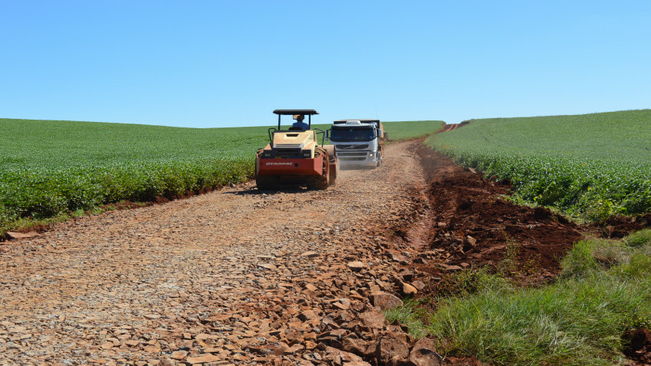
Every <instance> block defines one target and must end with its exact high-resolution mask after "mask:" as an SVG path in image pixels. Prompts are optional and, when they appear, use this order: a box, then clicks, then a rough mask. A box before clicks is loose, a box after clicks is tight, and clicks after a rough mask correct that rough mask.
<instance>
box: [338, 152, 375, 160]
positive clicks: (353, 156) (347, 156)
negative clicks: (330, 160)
mask: <svg viewBox="0 0 651 366" xmlns="http://www.w3.org/2000/svg"><path fill="white" fill-rule="evenodd" d="M337 157H338V158H339V159H341V160H342V161H364V160H366V159H367V158H368V152H367V151H351V152H347V151H337Z"/></svg>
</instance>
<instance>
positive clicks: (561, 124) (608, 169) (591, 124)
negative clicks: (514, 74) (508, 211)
mask: <svg viewBox="0 0 651 366" xmlns="http://www.w3.org/2000/svg"><path fill="white" fill-rule="evenodd" d="M650 123H651V110H634V111H621V112H609V113H595V114H586V115H573V116H549V117H527V118H494V119H479V120H472V121H471V123H469V124H468V125H466V126H465V127H463V128H459V129H456V130H453V131H449V132H445V133H442V134H437V135H433V136H430V137H429V138H428V139H427V140H426V143H427V144H428V146H431V147H432V148H434V149H436V150H438V151H440V152H442V153H444V154H445V155H447V156H449V157H452V158H453V159H454V160H455V161H456V162H457V163H459V164H460V165H463V166H468V167H472V168H474V169H476V170H479V171H482V172H484V173H485V174H486V176H487V177H496V178H498V179H509V180H510V181H511V183H512V186H513V188H514V191H515V194H514V196H513V200H514V201H516V202H518V203H521V202H527V203H530V204H536V205H541V206H547V207H552V208H556V209H559V210H561V211H562V212H563V213H565V214H567V215H569V216H571V217H573V218H575V219H580V220H585V221H599V220H602V219H605V218H607V217H609V216H611V215H634V214H640V213H646V212H651V149H650V148H649V141H651V128H649V124H650Z"/></svg>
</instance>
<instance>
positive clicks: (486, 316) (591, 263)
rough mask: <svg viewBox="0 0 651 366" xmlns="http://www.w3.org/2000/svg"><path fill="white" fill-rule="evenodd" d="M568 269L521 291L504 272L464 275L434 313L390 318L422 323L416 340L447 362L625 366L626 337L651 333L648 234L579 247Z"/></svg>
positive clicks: (406, 310)
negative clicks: (424, 340) (431, 341)
mask: <svg viewBox="0 0 651 366" xmlns="http://www.w3.org/2000/svg"><path fill="white" fill-rule="evenodd" d="M562 268H563V270H562V273H561V275H560V276H559V277H558V278H557V281H556V282H555V283H553V284H551V285H548V286H545V287H541V288H517V287H515V286H514V285H512V284H510V283H509V282H508V280H506V279H505V277H503V276H502V274H500V273H495V274H491V273H488V272H486V270H479V271H474V272H473V271H462V272H460V273H459V274H457V275H456V276H454V277H453V278H452V279H451V280H450V282H451V283H452V284H456V285H457V287H456V290H453V291H448V292H447V293H446V294H442V295H441V296H440V297H439V298H437V299H433V300H431V303H430V304H428V305H429V306H430V307H431V306H434V307H435V308H436V310H435V311H433V312H429V313H428V314H423V311H422V308H421V307H420V305H422V304H418V303H417V302H414V301H412V302H407V303H406V305H405V306H404V307H402V308H399V309H394V310H393V311H392V312H389V313H387V316H388V319H389V321H393V320H396V319H397V320H399V321H405V322H408V323H409V324H417V325H418V327H417V329H419V331H418V332H417V333H415V334H413V335H414V336H417V337H420V336H422V335H423V334H428V335H429V336H431V337H433V338H435V339H437V340H438V342H439V347H440V349H439V351H440V352H442V353H444V354H446V355H452V356H464V355H465V356H476V357H478V359H479V360H480V361H482V362H486V363H489V364H492V365H561V364H562V365H614V364H624V362H625V359H624V356H623V354H622V350H623V349H624V348H625V347H626V346H627V345H626V341H625V340H623V339H622V335H623V334H624V333H625V332H626V331H628V330H633V329H638V328H647V329H649V328H651V276H650V275H651V233H650V230H646V231H643V232H638V233H634V234H632V235H630V236H629V237H628V238H625V239H624V240H621V241H609V240H588V241H582V242H579V243H577V244H576V245H575V247H574V248H573V250H572V251H571V252H570V253H569V254H568V256H567V257H566V258H564V260H563V262H562ZM475 272H478V273H475ZM452 288H455V287H454V286H452ZM426 308H427V307H426ZM412 327H414V328H416V327H415V326H414V325H412V326H410V327H409V328H410V329H411V328H412Z"/></svg>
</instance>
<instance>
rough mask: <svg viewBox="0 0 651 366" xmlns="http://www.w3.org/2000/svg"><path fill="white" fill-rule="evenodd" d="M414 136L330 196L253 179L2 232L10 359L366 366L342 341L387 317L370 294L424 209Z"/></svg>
mask: <svg viewBox="0 0 651 366" xmlns="http://www.w3.org/2000/svg"><path fill="white" fill-rule="evenodd" d="M416 144H417V143H416V142H407V143H396V144H391V145H388V146H387V149H386V156H385V159H384V162H383V165H382V166H381V167H380V168H378V169H375V170H347V171H342V172H341V174H340V177H339V179H338V180H337V184H336V185H335V186H333V187H330V188H328V189H327V190H325V191H307V190H301V189H295V190H285V191H281V192H270V191H267V192H260V191H258V190H257V189H256V188H255V184H254V183H246V184H243V185H240V186H236V187H232V188H224V189H222V190H219V191H215V192H211V193H208V194H204V195H200V196H193V197H190V198H188V199H183V200H177V201H172V202H168V203H165V204H161V205H154V206H149V207H144V208H139V209H134V210H122V211H112V212H106V213H103V214H100V215H97V216H87V217H82V218H78V219H76V220H73V221H69V222H66V223H63V224H58V225H56V226H54V227H53V228H51V229H50V230H48V231H46V232H45V233H43V234H41V235H39V236H38V237H36V238H29V239H23V240H17V241H8V242H4V243H1V245H0V365H14V364H17V365H18V364H19V365H65V364H68V365H76V364H95V365H148V364H149V365H176V364H178V365H194V364H205V365H221V364H255V363H273V364H305V365H312V364H315V365H316V364H336V363H337V362H344V361H346V360H347V358H348V359H349V360H348V361H349V362H353V361H355V362H359V364H360V365H361V364H366V363H365V362H364V361H362V360H361V359H359V360H357V359H356V358H355V357H358V356H356V355H355V354H354V353H352V352H343V351H342V352H340V353H338V352H339V351H337V348H341V346H342V345H341V344H338V340H341V339H343V338H345V337H344V336H345V335H347V334H349V333H351V330H350V329H352V326H347V325H349V323H351V322H362V323H363V325H364V327H363V328H364V329H366V330H367V331H369V332H371V333H373V332H375V333H377V332H379V331H380V328H382V327H386V326H387V325H386V324H383V322H384V319H383V318H382V317H381V313H380V312H379V308H378V307H377V306H372V305H371V304H372V302H371V300H372V299H371V298H372V297H373V294H378V293H382V292H383V291H385V292H392V290H393V289H394V285H395V278H394V276H393V275H392V273H394V271H395V270H396V269H395V268H394V264H395V263H396V260H392V259H391V258H388V257H387V256H386V255H384V254H385V251H384V249H383V248H386V246H387V243H389V242H390V241H391V240H392V239H391V236H390V230H388V228H390V227H391V225H392V223H394V222H398V221H400V220H403V221H404V220H405V218H406V217H411V218H413V217H414V215H413V212H414V211H415V210H417V208H416V207H417V206H418V205H419V204H422V202H420V203H419V200H422V199H421V198H420V197H418V195H419V194H418V192H422V191H423V189H424V185H425V182H424V178H423V172H422V168H421V166H420V165H419V162H418V160H417V158H415V155H414V154H413V153H412V152H411V150H412V149H413V148H414V146H416ZM376 305H377V301H376ZM378 314H379V315H378ZM360 318H364V319H365V320H360ZM378 319H379V320H378ZM369 329H370V330H369ZM372 329H376V330H374V331H373V330H372ZM335 346H339V347H335ZM348 348H351V347H348ZM360 353H362V354H363V353H364V352H363V351H359V352H357V354H360ZM337 360H339V361H337Z"/></svg>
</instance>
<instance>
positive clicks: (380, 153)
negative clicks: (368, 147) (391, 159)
mask: <svg viewBox="0 0 651 366" xmlns="http://www.w3.org/2000/svg"><path fill="white" fill-rule="evenodd" d="M380 165H382V152H379V151H378V153H377V167H379V166H380Z"/></svg>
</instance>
